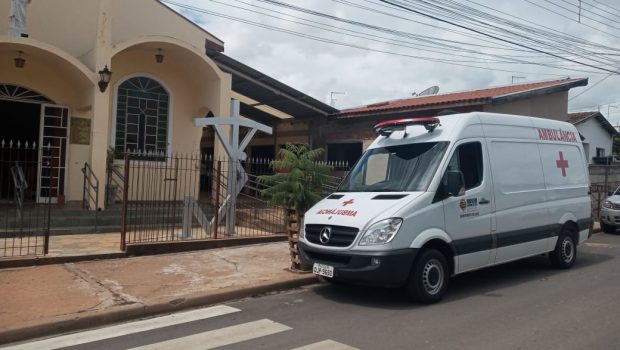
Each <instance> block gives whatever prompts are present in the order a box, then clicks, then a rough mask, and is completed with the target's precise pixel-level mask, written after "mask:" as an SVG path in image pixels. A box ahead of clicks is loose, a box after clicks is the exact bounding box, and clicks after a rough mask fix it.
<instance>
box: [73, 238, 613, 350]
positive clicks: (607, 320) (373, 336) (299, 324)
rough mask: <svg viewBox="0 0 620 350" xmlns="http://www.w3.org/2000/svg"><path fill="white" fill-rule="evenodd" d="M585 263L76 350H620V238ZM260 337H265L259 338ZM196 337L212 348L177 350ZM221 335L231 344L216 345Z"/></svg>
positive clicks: (346, 290) (324, 293) (262, 313)
mask: <svg viewBox="0 0 620 350" xmlns="http://www.w3.org/2000/svg"><path fill="white" fill-rule="evenodd" d="M578 254H579V255H578V260H577V263H576V264H575V266H574V267H573V268H572V269H570V270H555V269H552V268H551V267H550V265H549V263H548V261H547V259H546V257H542V256H541V257H535V258H531V259H527V260H523V261H519V262H515V263H510V264H506V265H502V266H498V267H494V268H489V269H485V270H481V271H477V272H471V273H467V274H464V275H462V276H458V277H456V278H454V279H453V280H452V281H451V284H450V287H449V292H448V294H447V297H446V298H445V299H444V300H443V301H442V302H440V303H439V304H435V305H430V306H420V305H415V304H412V303H411V302H410V301H409V299H408V298H407V297H406V296H405V294H404V293H403V292H402V291H401V290H389V289H379V288H364V287H352V286H338V285H335V286H332V285H325V284H318V285H314V286H311V287H307V288H303V289H300V290H295V291H289V292H285V293H278V294H273V295H263V296H257V297H254V298H249V299H245V300H240V301H236V302H231V303H227V304H226V305H225V307H227V308H230V309H231V310H232V309H233V308H234V310H237V311H235V312H233V311H230V313H227V314H224V315H220V316H216V317H209V318H204V319H199V320H195V321H191V322H183V323H179V324H173V325H167V326H166V327H163V328H154V329H151V330H146V331H141V332H137V333H136V332H133V333H131V332H130V333H129V334H126V335H123V336H119V337H110V338H108V339H104V340H99V341H95V342H89V343H83V344H81V345H76V346H72V347H68V349H88V350H95V349H126V348H133V347H138V346H142V345H145V344H158V343H159V344H160V345H159V346H160V347H159V348H162V349H168V348H170V349H173V348H179V349H180V348H183V349H187V348H209V346H218V345H224V346H223V347H222V348H223V349H293V348H297V347H303V346H308V345H311V344H316V343H320V344H322V345H324V346H323V347H320V346H319V345H315V347H314V348H308V349H319V348H320V349H324V348H325V349H330V348H331V349H336V348H339V349H351V348H359V349H477V350H479V349H589V350H594V349H620V235H606V234H597V235H595V236H593V237H592V238H591V239H590V240H589V241H588V242H587V244H586V245H582V246H580V250H579V253H578ZM240 325H241V326H240ZM121 327H122V326H121ZM126 327H127V329H130V328H131V327H132V325H131V324H128V325H127V326H126ZM227 327H233V328H227ZM235 327H240V328H235ZM256 329H259V333H260V332H264V334H265V335H260V334H259V336H256V337H254V336H253V335H252V334H254V333H253V332H256ZM222 330H224V331H227V332H229V333H219V332H221V331H222ZM204 332H210V333H204ZM230 332H232V333H230ZM197 334H198V335H199V334H204V337H207V339H208V340H204V339H203V340H200V339H198V340H197V339H194V340H193V341H194V343H191V342H190V343H174V341H175V339H176V340H178V339H185V338H187V339H188V341H190V340H191V339H192V337H195V336H196V335H197ZM222 334H224V335H222ZM226 334H228V335H226ZM230 334H234V336H235V337H238V338H239V339H236V340H235V339H232V337H233V336H231V335H230ZM257 334H258V333H257ZM218 336H220V337H223V338H226V339H228V340H229V341H227V340H224V341H223V342H220V343H217V342H215V343H213V344H211V343H208V341H211V340H213V339H217V337H218ZM244 337H247V339H249V340H244ZM171 339H172V340H171ZM201 341H202V342H201ZM321 342H323V343H321ZM207 343H208V344H211V345H209V346H207V345H201V346H198V345H196V344H207ZM188 344H194V345H193V346H192V345H188ZM196 346H197V347H196ZM155 348H157V347H155Z"/></svg>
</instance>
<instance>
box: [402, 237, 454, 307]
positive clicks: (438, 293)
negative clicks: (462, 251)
mask: <svg viewBox="0 0 620 350" xmlns="http://www.w3.org/2000/svg"><path fill="white" fill-rule="evenodd" d="M449 278H450V273H449V267H448V263H447V261H446V257H445V256H444V255H443V254H442V253H441V252H439V251H438V250H435V249H424V250H422V251H421V252H420V255H418V258H417V259H416V261H415V263H414V264H413V268H412V269H411V276H410V277H409V282H408V283H407V293H408V294H409V296H410V297H411V298H412V299H413V300H414V301H416V302H418V303H421V304H432V303H435V302H438V301H439V300H441V298H442V297H443V295H444V294H445V292H446V289H447V288H448V280H449Z"/></svg>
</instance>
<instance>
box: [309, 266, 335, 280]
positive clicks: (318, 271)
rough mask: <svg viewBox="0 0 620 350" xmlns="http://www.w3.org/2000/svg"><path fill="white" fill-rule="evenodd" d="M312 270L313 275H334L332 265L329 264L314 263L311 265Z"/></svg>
mask: <svg viewBox="0 0 620 350" xmlns="http://www.w3.org/2000/svg"><path fill="white" fill-rule="evenodd" d="M312 272H313V273H314V274H315V275H319V276H325V277H330V278H331V277H334V267H333V266H329V265H323V264H318V263H314V265H313V266H312Z"/></svg>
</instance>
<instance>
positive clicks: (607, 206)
mask: <svg viewBox="0 0 620 350" xmlns="http://www.w3.org/2000/svg"><path fill="white" fill-rule="evenodd" d="M603 207H605V208H609V209H611V208H613V205H612V204H611V202H610V201H604V202H603Z"/></svg>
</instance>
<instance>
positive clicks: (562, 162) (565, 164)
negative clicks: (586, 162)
mask: <svg viewBox="0 0 620 350" xmlns="http://www.w3.org/2000/svg"><path fill="white" fill-rule="evenodd" d="M555 164H556V165H557V166H558V168H560V169H562V176H564V177H566V168H568V160H566V159H564V154H562V151H560V159H558V160H556V161H555Z"/></svg>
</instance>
